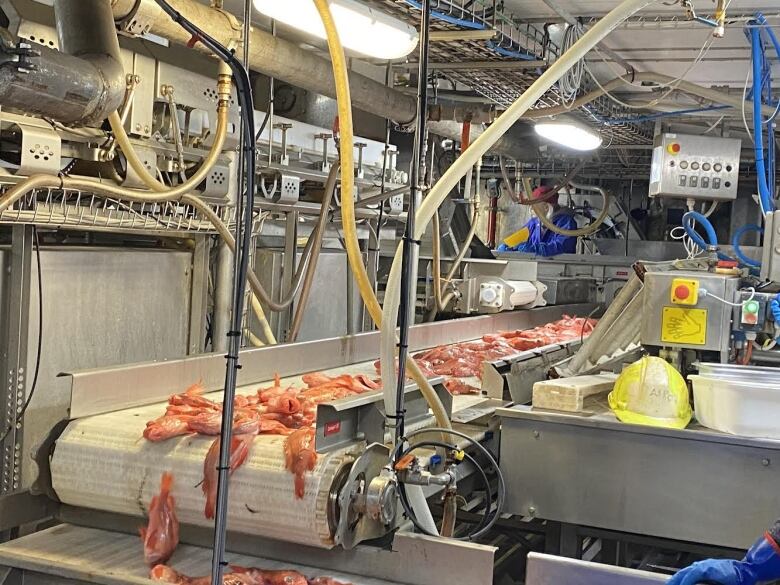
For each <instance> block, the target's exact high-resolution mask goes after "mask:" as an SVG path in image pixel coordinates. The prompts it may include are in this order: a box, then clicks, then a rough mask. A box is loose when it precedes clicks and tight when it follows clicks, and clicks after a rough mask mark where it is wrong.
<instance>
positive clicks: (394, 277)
mask: <svg viewBox="0 0 780 585" xmlns="http://www.w3.org/2000/svg"><path fill="white" fill-rule="evenodd" d="M656 1H657V0H625V1H624V2H622V3H621V4H620V5H619V6H617V7H616V8H615V9H613V10H612V11H611V12H610V13H609V14H607V15H606V16H605V17H604V18H602V19H601V20H600V21H599V22H597V23H596V24H595V25H594V26H593V27H592V28H591V29H590V30H588V31H587V32H586V33H585V34H584V35H583V36H582V37H581V38H580V40H579V41H577V42H576V43H575V44H574V45H573V46H572V48H571V49H569V50H568V51H567V52H566V53H565V54H563V55H561V57H560V58H559V59H558V60H557V61H556V62H555V63H553V64H552V66H550V68H549V69H547V71H545V72H544V73H543V74H542V75H541V76H540V77H539V79H537V80H536V82H534V84H533V85H531V87H529V88H528V89H527V90H526V91H525V92H524V93H523V95H521V96H520V97H519V98H518V99H517V101H516V102H515V103H513V104H512V105H511V106H510V107H509V109H508V110H506V111H505V112H504V113H503V114H502V115H501V116H499V117H498V118H497V119H496V121H495V122H493V123H492V124H491V125H490V127H489V128H488V129H487V130H485V132H484V133H482V135H481V136H479V137H478V138H477V139H476V140H475V141H474V142H473V143H472V144H471V146H470V147H469V148H468V149H466V152H464V153H463V154H461V156H460V157H458V159H456V161H455V162H454V163H453V164H452V166H451V167H450V168H449V169H448V170H447V172H445V173H444V175H442V177H441V178H440V179H439V181H438V182H437V183H436V185H434V187H433V189H431V191H430V192H429V193H428V196H427V197H426V198H425V200H424V201H423V203H422V205H421V206H420V209H419V210H418V212H417V217H416V226H415V233H414V236H413V237H414V239H416V240H419V239H420V238H421V237H422V234H423V233H424V232H425V230H426V228H427V227H428V224H429V223H430V221H431V218H432V217H433V214H434V213H435V212H436V210H437V209H438V208H439V206H440V205H441V204H442V202H443V201H444V199H445V198H446V197H447V195H448V194H449V192H450V191H452V189H453V188H455V185H457V184H458V181H460V180H461V178H462V177H463V176H464V175H465V174H466V173H467V172H468V170H469V169H470V168H472V167H473V166H474V165H475V164H477V162H478V161H479V159H480V158H482V157H483V156H484V155H485V153H486V152H487V151H488V150H489V149H490V148H491V147H492V146H493V145H494V144H495V143H496V142H497V141H498V139H499V138H501V136H503V135H504V134H506V132H507V131H508V130H509V129H510V128H511V127H512V126H513V125H514V124H515V122H517V121H518V120H519V119H520V118H521V117H522V116H523V114H525V112H526V111H528V110H529V109H530V108H531V106H532V105H533V104H535V103H536V102H537V101H538V100H539V99H540V98H541V97H542V96H543V95H544V94H545V93H547V91H549V89H550V88H551V87H552V86H553V85H555V84H556V83H557V82H558V80H559V79H560V78H561V77H563V75H564V74H565V73H566V72H567V71H568V70H569V69H571V68H572V67H574V66H575V65H576V64H577V63H578V62H579V60H580V59H582V58H583V57H584V56H585V55H586V54H587V53H588V52H589V51H590V50H591V49H593V47H595V46H596V45H597V44H598V43H600V42H601V41H602V40H603V39H604V38H605V37H606V36H607V35H608V34H609V33H610V32H612V31H613V30H614V29H615V28H616V27H618V26H619V25H620V24H621V23H622V22H623V21H624V20H626V19H627V18H629V17H630V16H632V15H633V14H635V13H636V12H638V11H639V10H641V9H642V8H644V7H645V6H648V5H650V4H654V3H655V2H656ZM401 251H402V247H401V245H399V246H398V248H397V250H396V254H395V257H394V258H393V266H392V268H391V270H390V276H389V278H388V281H387V289H386V290H385V304H384V307H383V311H382V332H381V335H380V340H381V351H380V359H381V362H382V364H383V367H382V386H383V387H384V389H385V407H386V408H387V405H388V404H392V405H393V408H395V392H396V385H395V370H394V368H393V366H394V364H395V353H396V352H395V349H396V348H395V324H396V323H397V322H398V308H399V304H400V280H401ZM388 365H389V367H388ZM388 412H393V410H390V411H388Z"/></svg>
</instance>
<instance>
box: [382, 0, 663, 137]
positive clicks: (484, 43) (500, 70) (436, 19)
mask: <svg viewBox="0 0 780 585" xmlns="http://www.w3.org/2000/svg"><path fill="white" fill-rule="evenodd" d="M367 3H368V4H371V5H373V6H375V7H377V8H378V9H380V10H383V11H384V12H388V13H390V14H393V15H394V16H396V17H399V18H401V19H403V20H405V21H406V22H409V23H410V24H413V25H416V24H418V23H419V20H420V9H421V3H420V2H419V1H418V0H367ZM501 5H502V3H501V2H498V1H497V0H433V2H432V20H431V28H432V30H433V31H437V32H438V31H450V32H453V33H456V32H458V31H460V32H462V33H463V35H462V37H461V38H458V36H457V35H454V36H453V37H452V39H451V40H449V37H448V40H436V41H435V42H432V43H431V47H430V60H431V62H432V63H446V64H448V65H447V68H446V71H440V72H439V74H440V75H444V76H445V77H446V78H448V79H449V80H450V81H452V82H455V83H457V84H462V85H465V86H468V87H470V88H471V89H472V90H473V91H474V92H476V93H478V94H479V95H481V96H483V97H485V98H486V99H487V100H489V101H490V102H492V103H494V104H495V105H496V106H498V107H499V108H506V107H508V106H509V105H511V104H512V103H513V102H514V101H515V100H516V99H517V98H518V97H519V96H520V95H521V94H522V93H523V92H524V91H525V90H526V89H528V88H529V87H530V86H531V84H533V82H534V81H535V80H536V79H537V78H538V76H539V75H540V73H541V72H542V71H543V70H544V69H545V68H546V67H547V66H548V65H549V64H551V63H553V62H554V61H555V60H556V59H557V58H558V57H559V47H558V46H557V45H556V44H555V43H554V42H553V41H552V40H551V39H550V36H549V35H548V34H547V31H546V30H545V29H544V25H541V24H539V23H531V22H522V21H519V20H516V19H513V18H510V17H509V16H507V15H506V14H504V13H503V12H502V11H501ZM473 31H487V32H488V33H490V32H492V33H494V34H492V35H489V34H486V35H475V34H471V33H473ZM459 63H460V64H462V65H463V67H462V68H457V64H459ZM491 63H495V64H496V65H495V67H494V68H491V66H490V65H491ZM510 63H514V64H516V67H512V66H510V65H507V64H510ZM593 89H595V86H594V85H593V82H592V81H591V80H590V79H589V78H588V77H584V78H583V80H582V85H581V88H580V93H581V94H584V93H587V92H589V91H591V90H593ZM562 103H563V100H562V99H561V96H560V95H559V93H558V91H557V89H556V88H553V89H551V90H550V91H549V92H547V94H545V95H544V96H543V97H542V99H540V100H539V101H538V102H537V104H536V105H535V106H534V107H550V106H557V105H561V104H562ZM572 114H573V115H575V116H577V117H578V118H580V119H581V120H582V121H584V122H587V123H588V124H589V125H591V126H593V127H596V128H598V129H599V130H600V131H601V132H602V133H603V135H604V137H605V142H607V143H609V144H612V145H621V144H625V145H629V144H631V145H634V144H650V143H652V134H653V133H652V125H650V124H646V123H634V122H622V121H621V119H622V118H624V117H626V116H627V115H628V114H629V112H627V111H626V109H625V108H623V107H621V106H619V105H618V104H616V103H614V102H613V101H611V100H610V99H609V98H607V97H604V96H602V97H600V98H598V99H596V100H594V101H593V102H591V103H590V104H589V105H588V107H587V108H583V109H579V110H576V111H573V112H572Z"/></svg>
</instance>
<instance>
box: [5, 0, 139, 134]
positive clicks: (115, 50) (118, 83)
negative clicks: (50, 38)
mask: <svg viewBox="0 0 780 585" xmlns="http://www.w3.org/2000/svg"><path fill="white" fill-rule="evenodd" d="M54 15H55V19H56V23H57V36H58V38H59V45H60V50H59V51H57V50H54V49H50V48H48V47H45V46H43V45H37V44H35V43H25V44H27V45H29V49H26V54H25V56H24V57H23V58H22V59H21V62H19V61H15V62H14V60H13V59H8V60H7V61H6V62H5V63H3V62H2V61H3V58H2V57H0V64H3V65H4V66H2V67H0V105H2V106H3V107H6V108H10V109H12V110H17V111H21V112H23V113H25V114H32V115H36V116H41V117H44V118H51V119H53V120H56V121H58V122H61V123H63V124H75V123H79V124H83V125H93V124H98V123H100V122H102V121H103V120H105V119H106V117H107V116H108V114H109V113H111V112H114V111H116V110H117V109H118V108H119V106H120V105H121V104H122V101H123V99H124V95H125V88H126V83H125V74H124V68H123V66H122V60H121V58H120V53H119V41H118V40H117V36H116V30H115V28H114V18H113V14H112V11H111V7H110V5H109V3H108V2H107V1H106V0H55V2H54ZM87 27H88V28H87ZM7 42H8V41H7V40H6V43H7ZM18 49H19V47H18V46H17V47H16V48H13V47H8V46H6V47H5V50H4V51H2V53H5V54H8V53H9V52H11V53H12V52H13V51H14V50H18Z"/></svg>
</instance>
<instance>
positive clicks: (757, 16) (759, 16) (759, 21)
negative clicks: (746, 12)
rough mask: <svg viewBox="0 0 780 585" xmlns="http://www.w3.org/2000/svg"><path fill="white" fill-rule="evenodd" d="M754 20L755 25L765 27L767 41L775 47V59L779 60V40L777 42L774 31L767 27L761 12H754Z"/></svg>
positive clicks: (767, 24)
mask: <svg viewBox="0 0 780 585" xmlns="http://www.w3.org/2000/svg"><path fill="white" fill-rule="evenodd" d="M755 19H756V24H760V25H762V26H766V27H767V28H766V33H767V34H768V35H769V40H771V41H772V44H773V45H774V46H775V51H777V58H778V59H780V40H778V38H777V36H776V35H775V31H773V30H772V28H771V27H770V26H769V23H768V22H767V20H766V17H765V16H764V15H763V14H762V13H761V12H756V14H755Z"/></svg>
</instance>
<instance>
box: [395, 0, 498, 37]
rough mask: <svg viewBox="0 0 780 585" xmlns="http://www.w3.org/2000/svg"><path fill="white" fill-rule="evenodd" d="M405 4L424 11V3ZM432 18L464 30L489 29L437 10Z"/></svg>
mask: <svg viewBox="0 0 780 585" xmlns="http://www.w3.org/2000/svg"><path fill="white" fill-rule="evenodd" d="M404 2H406V3H407V4H408V5H409V6H411V7H412V8H416V9H417V10H422V9H423V5H422V3H421V2H417V0H404ZM431 18H435V19H436V20H441V21H442V22H446V23H448V24H454V25H455V26H462V27H463V28H471V29H475V30H484V29H485V28H487V27H486V26H485V25H484V24H482V23H479V22H477V21H475V20H465V19H463V18H456V17H454V16H451V15H449V14H444V13H443V12H437V11H436V10H431Z"/></svg>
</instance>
